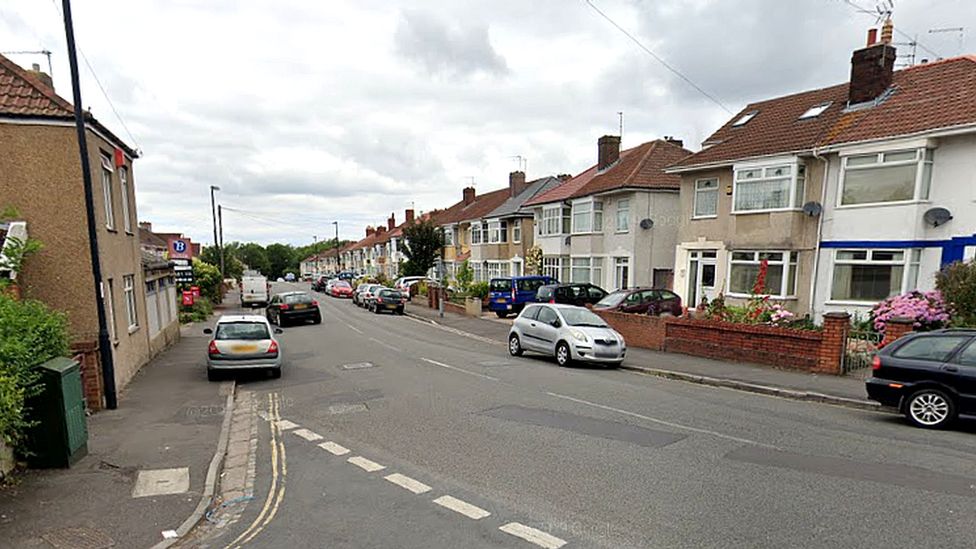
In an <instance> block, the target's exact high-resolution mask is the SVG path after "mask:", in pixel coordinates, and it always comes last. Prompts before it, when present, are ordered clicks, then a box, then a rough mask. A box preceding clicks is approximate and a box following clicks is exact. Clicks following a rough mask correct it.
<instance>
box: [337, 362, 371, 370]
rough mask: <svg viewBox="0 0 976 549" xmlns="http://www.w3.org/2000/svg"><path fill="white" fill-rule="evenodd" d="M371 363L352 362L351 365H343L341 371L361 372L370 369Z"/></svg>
mask: <svg viewBox="0 0 976 549" xmlns="http://www.w3.org/2000/svg"><path fill="white" fill-rule="evenodd" d="M372 367H373V363H372V362H353V363H352V364H343V365H342V369H343V370H362V369H365V368H372Z"/></svg>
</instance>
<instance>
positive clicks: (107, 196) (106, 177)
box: [99, 154, 115, 231]
mask: <svg viewBox="0 0 976 549" xmlns="http://www.w3.org/2000/svg"><path fill="white" fill-rule="evenodd" d="M99 156H100V157H101V160H102V200H103V202H104V204H105V227H106V228H107V229H108V230H110V231H114V230H115V203H114V201H113V196H112V195H113V194H114V193H113V192H112V173H114V172H115V168H114V167H113V166H112V158H111V157H109V156H107V155H105V154H101V155H99Z"/></svg>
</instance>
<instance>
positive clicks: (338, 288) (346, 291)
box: [329, 280, 352, 297]
mask: <svg viewBox="0 0 976 549" xmlns="http://www.w3.org/2000/svg"><path fill="white" fill-rule="evenodd" d="M329 295H331V296H332V297H352V286H350V285H349V283H348V282H346V281H344V280H340V281H339V282H336V283H335V284H333V285H332V289H331V290H329Z"/></svg>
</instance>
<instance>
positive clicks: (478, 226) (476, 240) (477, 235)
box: [471, 221, 487, 246]
mask: <svg viewBox="0 0 976 549" xmlns="http://www.w3.org/2000/svg"><path fill="white" fill-rule="evenodd" d="M485 233H486V230H485V228H484V225H483V224H482V223H481V222H480V221H479V222H477V223H472V224H471V245H472V246H480V245H481V244H486V243H487V242H485V236H487V235H486V234H485Z"/></svg>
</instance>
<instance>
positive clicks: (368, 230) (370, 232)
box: [366, 226, 376, 237]
mask: <svg viewBox="0 0 976 549" xmlns="http://www.w3.org/2000/svg"><path fill="white" fill-rule="evenodd" d="M375 232H376V229H374V228H373V227H372V226H369V227H366V236H367V237H370V236H373V234H374V233H375Z"/></svg>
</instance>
